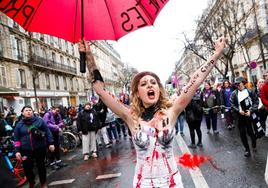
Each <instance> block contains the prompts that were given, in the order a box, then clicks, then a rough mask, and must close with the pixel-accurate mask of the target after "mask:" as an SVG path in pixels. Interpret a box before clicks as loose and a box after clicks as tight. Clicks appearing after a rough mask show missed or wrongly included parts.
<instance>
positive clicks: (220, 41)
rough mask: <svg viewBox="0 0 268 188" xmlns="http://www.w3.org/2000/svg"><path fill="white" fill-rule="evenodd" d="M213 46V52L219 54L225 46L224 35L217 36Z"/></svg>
mask: <svg viewBox="0 0 268 188" xmlns="http://www.w3.org/2000/svg"><path fill="white" fill-rule="evenodd" d="M214 47H215V53H217V54H221V53H222V52H223V49H224V48H225V47H226V43H225V38H224V37H220V38H218V40H216V42H215V45H214Z"/></svg>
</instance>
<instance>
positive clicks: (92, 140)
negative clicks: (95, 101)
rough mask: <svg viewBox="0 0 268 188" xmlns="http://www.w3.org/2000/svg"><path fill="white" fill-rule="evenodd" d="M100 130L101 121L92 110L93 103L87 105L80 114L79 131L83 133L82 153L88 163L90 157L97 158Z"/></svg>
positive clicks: (78, 119)
mask: <svg viewBox="0 0 268 188" xmlns="http://www.w3.org/2000/svg"><path fill="white" fill-rule="evenodd" d="M99 128H100V121H99V118H98V115H97V112H96V111H95V110H94V109H93V108H92V105H91V103H86V104H85V106H84V110H82V111H81V112H80V113H79V114H78V118H77V130H78V131H79V132H82V152H83V155H84V160H85V161H87V160H88V158H89V155H90V154H91V156H92V157H94V158H96V157H98V156H97V146H96V132H97V131H98V129H99Z"/></svg>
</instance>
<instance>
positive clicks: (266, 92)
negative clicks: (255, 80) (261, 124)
mask: <svg viewBox="0 0 268 188" xmlns="http://www.w3.org/2000/svg"><path fill="white" fill-rule="evenodd" d="M260 97H261V102H262V104H263V105H264V106H265V107H266V110H267V111H268V82H266V83H265V84H264V85H263V86H262V88H261V94H260Z"/></svg>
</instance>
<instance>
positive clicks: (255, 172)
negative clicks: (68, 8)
mask: <svg viewBox="0 0 268 188" xmlns="http://www.w3.org/2000/svg"><path fill="white" fill-rule="evenodd" d="M223 123H224V120H222V119H219V121H218V127H219V130H220V134H219V135H214V134H213V133H210V134H207V133H206V126H205V122H203V123H202V134H203V145H204V146H203V148H197V149H190V150H189V149H188V148H187V147H186V145H188V144H189V143H190V136H189V130H188V127H187V124H186V123H185V130H184V133H185V136H184V137H181V136H180V135H177V136H176V139H175V142H174V153H175V155H176V156H177V157H178V156H182V155H183V154H184V153H185V152H191V153H192V154H198V155H204V156H210V157H211V158H212V159H213V160H212V163H210V162H206V163H204V164H202V165H201V167H200V170H199V169H194V170H189V169H188V168H185V167H183V166H181V165H178V168H179V171H180V173H181V176H182V182H183V185H184V187H186V188H192V187H193V188H194V187H198V188H199V187H202V188H203V187H212V188H214V187H215V188H225V187H226V188H229V187H230V188H240V187H241V188H264V187H267V185H266V183H265V180H264V171H265V166H266V159H267V150H268V138H267V137H263V138H261V139H260V140H258V145H257V149H258V150H257V152H255V153H253V152H252V156H251V157H249V158H246V157H244V149H243V147H242V143H241V141H240V137H239V133H238V129H237V128H235V129H233V130H231V131H229V130H228V129H227V128H225V126H223ZM249 141H250V139H249ZM249 143H250V142H249ZM98 155H99V156H98V158H97V159H93V158H91V159H90V160H89V161H83V156H82V151H81V148H78V149H77V150H76V151H74V152H70V153H68V154H66V155H64V156H63V157H62V158H63V159H64V161H65V162H66V163H68V164H69V165H68V166H67V167H64V168H62V169H60V170H58V171H52V170H50V169H48V184H50V185H51V184H52V183H54V184H55V183H56V184H57V183H59V184H58V185H51V186H49V187H55V188H63V187H64V188H65V187H66V188H131V187H132V179H133V175H134V167H135V163H136V157H135V149H134V146H133V144H132V142H131V140H130V139H129V138H125V139H124V138H122V139H121V140H120V143H114V144H113V146H112V148H100V149H99V152H98ZM118 173H119V174H118ZM120 173H121V174H120ZM107 174H109V175H110V174H114V175H119V177H114V178H109V179H99V180H97V179H96V178H97V177H98V176H100V175H107ZM60 180H63V181H62V182H57V181H60ZM68 180H69V182H67V181H68ZM23 187H27V186H26V185H25V186H23Z"/></svg>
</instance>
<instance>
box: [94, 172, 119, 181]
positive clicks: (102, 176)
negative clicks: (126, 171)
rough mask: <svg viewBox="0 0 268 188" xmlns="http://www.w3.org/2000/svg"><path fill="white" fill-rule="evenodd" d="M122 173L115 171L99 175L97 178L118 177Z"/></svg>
mask: <svg viewBox="0 0 268 188" xmlns="http://www.w3.org/2000/svg"><path fill="white" fill-rule="evenodd" d="M120 176H121V173H115V174H104V175H99V176H97V177H96V180H100V179H110V178H117V177H120Z"/></svg>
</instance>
